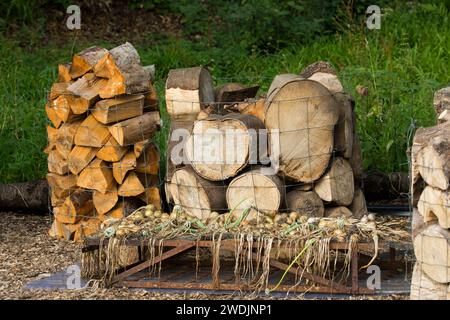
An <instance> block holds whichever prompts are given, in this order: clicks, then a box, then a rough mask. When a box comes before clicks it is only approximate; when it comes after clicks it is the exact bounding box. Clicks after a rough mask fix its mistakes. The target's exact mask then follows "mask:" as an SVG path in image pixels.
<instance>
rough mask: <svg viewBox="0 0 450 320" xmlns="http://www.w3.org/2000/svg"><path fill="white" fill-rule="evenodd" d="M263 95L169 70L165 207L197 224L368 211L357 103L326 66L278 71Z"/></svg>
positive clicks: (200, 72)
mask: <svg viewBox="0 0 450 320" xmlns="http://www.w3.org/2000/svg"><path fill="white" fill-rule="evenodd" d="M258 89H259V87H258V86H251V87H245V86H243V85H241V84H238V83H228V84H225V85H221V86H219V87H216V88H213V80H212V78H211V75H210V74H209V72H208V71H207V70H206V69H204V68H200V67H198V68H188V69H176V70H171V71H170V73H169V75H168V78H167V83H166V104H167V111H168V113H169V115H170V116H171V134H170V138H169V143H168V146H169V148H168V154H167V157H168V163H167V167H168V172H167V176H166V185H165V190H166V196H167V200H168V202H169V203H172V204H174V205H175V204H177V205H180V206H181V207H182V208H183V209H184V210H185V211H186V212H188V213H189V214H191V215H193V216H196V217H198V218H201V219H208V218H209V217H211V216H212V217H213V216H217V214H216V213H215V212H218V213H220V212H225V211H229V210H233V214H234V215H235V216H237V217H241V216H243V215H244V214H245V220H247V221H251V220H253V219H258V218H259V217H263V216H269V217H272V218H273V217H274V216H275V215H276V214H277V213H279V212H283V211H285V212H293V211H295V212H298V213H299V214H305V215H308V216H316V217H322V216H327V217H336V216H347V217H348V216H356V217H361V216H363V215H364V214H366V213H367V208H366V203H365V199H364V195H363V193H362V191H361V189H360V188H359V187H360V183H361V174H362V167H361V148H360V144H359V139H358V136H357V135H356V132H355V116H354V101H353V99H352V97H351V96H350V95H349V94H346V93H344V90H343V87H342V84H341V83H340V81H339V79H338V77H337V74H336V72H335V70H334V69H333V68H332V67H331V66H330V64H328V63H326V62H317V63H314V64H312V65H310V66H309V67H307V68H306V69H305V70H304V71H303V72H301V73H300V74H299V75H296V74H282V75H278V76H276V77H275V79H274V80H273V82H272V84H271V86H270V88H269V91H268V92H267V94H265V95H262V96H259V97H256V94H257V91H258ZM177 129H181V130H177ZM266 132H267V134H265V133H266ZM251 146H253V148H252V147H251ZM255 146H256V147H255ZM269 166H270V167H271V168H272V169H273V170H271V169H270V168H269ZM244 212H245V213H244Z"/></svg>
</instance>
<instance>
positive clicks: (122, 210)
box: [100, 197, 142, 221]
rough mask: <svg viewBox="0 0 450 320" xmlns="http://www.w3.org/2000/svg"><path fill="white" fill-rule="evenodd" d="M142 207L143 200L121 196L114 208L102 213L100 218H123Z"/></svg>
mask: <svg viewBox="0 0 450 320" xmlns="http://www.w3.org/2000/svg"><path fill="white" fill-rule="evenodd" d="M140 207H142V201H141V200H139V199H136V198H129V197H127V198H123V197H120V198H119V200H118V201H117V203H116V205H115V206H114V208H112V209H111V210H110V211H108V213H106V214H104V215H101V216H100V218H101V219H102V220H103V221H105V220H107V219H110V218H113V219H121V218H123V217H126V216H128V215H130V214H131V213H133V212H134V211H136V209H139V208H140Z"/></svg>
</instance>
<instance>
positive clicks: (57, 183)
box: [46, 173, 77, 190]
mask: <svg viewBox="0 0 450 320" xmlns="http://www.w3.org/2000/svg"><path fill="white" fill-rule="evenodd" d="M46 177H47V182H48V185H49V186H50V188H54V187H56V188H59V189H62V190H75V189H76V188H77V176H75V175H73V174H68V175H64V176H62V175H59V174H55V173H47V176H46Z"/></svg>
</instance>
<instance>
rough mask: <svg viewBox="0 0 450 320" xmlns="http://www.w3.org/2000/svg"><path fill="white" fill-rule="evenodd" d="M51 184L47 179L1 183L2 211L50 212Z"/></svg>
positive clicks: (0, 201) (0, 204)
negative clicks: (49, 184)
mask: <svg viewBox="0 0 450 320" xmlns="http://www.w3.org/2000/svg"><path fill="white" fill-rule="evenodd" d="M48 199H49V186H48V183H47V181H46V180H35V181H29V182H22V183H9V184H3V183H1V184H0V209H1V211H8V210H11V211H29V212H31V213H45V212H48Z"/></svg>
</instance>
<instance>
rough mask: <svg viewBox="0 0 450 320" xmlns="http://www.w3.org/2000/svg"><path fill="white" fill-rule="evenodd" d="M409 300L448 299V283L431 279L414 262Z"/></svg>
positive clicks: (449, 293) (449, 288) (449, 291)
mask: <svg viewBox="0 0 450 320" xmlns="http://www.w3.org/2000/svg"><path fill="white" fill-rule="evenodd" d="M410 299H411V300H450V284H442V283H439V282H436V281H433V280H432V279H431V278H430V277H429V276H428V275H427V274H426V273H425V272H424V271H423V270H422V264H421V263H420V262H416V263H415V264H414V269H413V273H412V278H411V292H410Z"/></svg>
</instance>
